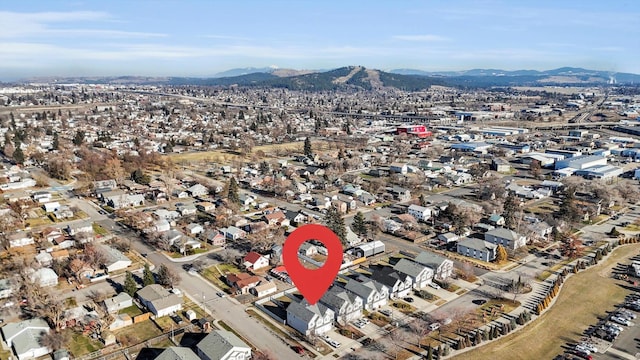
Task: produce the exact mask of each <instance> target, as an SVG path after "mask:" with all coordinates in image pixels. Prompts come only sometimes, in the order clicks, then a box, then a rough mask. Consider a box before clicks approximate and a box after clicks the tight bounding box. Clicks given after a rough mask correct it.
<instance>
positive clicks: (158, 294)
mask: <svg viewBox="0 0 640 360" xmlns="http://www.w3.org/2000/svg"><path fill="white" fill-rule="evenodd" d="M136 294H137V295H138V297H139V298H142V299H144V300H146V301H148V302H150V303H152V304H153V306H154V307H155V308H156V309H157V310H160V309H166V308H168V307H171V306H174V305H177V304H182V299H180V298H179V297H178V295H176V294H174V293H172V292H170V291H169V290H167V289H165V288H164V287H162V285H159V284H151V285H147V286H145V287H143V288H142V289H140V290H138V292H137V293H136Z"/></svg>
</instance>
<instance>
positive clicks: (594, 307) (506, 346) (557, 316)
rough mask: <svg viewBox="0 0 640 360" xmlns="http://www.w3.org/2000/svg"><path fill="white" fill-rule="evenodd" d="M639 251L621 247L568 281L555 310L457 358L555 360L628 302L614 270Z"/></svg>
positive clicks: (632, 246) (637, 245) (555, 305)
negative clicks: (569, 344) (616, 307)
mask: <svg viewBox="0 0 640 360" xmlns="http://www.w3.org/2000/svg"><path fill="white" fill-rule="evenodd" d="M638 249H640V245H639V244H632V245H623V246H619V247H617V248H616V249H615V250H614V252H613V254H612V255H611V256H610V257H609V258H608V259H607V260H606V261H604V262H601V263H600V264H598V265H596V266H594V267H591V268H589V269H587V270H583V271H582V272H580V273H578V274H577V275H574V276H572V277H570V278H569V279H567V281H566V282H565V284H564V286H563V287H562V290H561V291H560V295H559V296H558V298H557V301H556V303H555V304H554V305H553V307H551V309H549V310H548V311H547V312H546V313H544V314H543V315H542V316H541V317H540V318H538V319H536V320H535V321H534V322H533V323H530V324H528V325H527V326H526V327H525V328H524V329H522V330H519V331H517V332H515V333H512V334H511V335H508V336H506V337H504V338H501V339H500V340H498V341H495V342H494V343H491V344H488V345H485V346H482V347H480V348H478V349H474V350H471V351H469V352H467V353H464V354H462V355H459V356H456V357H455V359H474V360H484V359H486V360H492V359H521V360H529V359H531V360H533V359H552V358H553V357H554V356H556V355H557V354H559V353H561V352H562V348H561V346H562V345H564V344H565V343H566V342H568V341H576V340H579V339H580V337H581V336H582V332H583V331H584V330H585V329H587V328H588V327H589V326H590V325H593V324H595V323H597V322H598V316H602V315H604V314H605V311H606V310H609V309H612V308H613V306H614V305H615V304H618V303H621V302H622V301H623V300H624V297H625V295H626V294H627V293H628V290H625V289H624V288H622V287H621V286H620V285H618V282H617V281H614V280H613V279H611V276H610V275H611V270H612V269H613V268H614V267H615V266H616V265H617V264H618V263H624V262H626V261H627V260H628V259H629V258H630V257H632V256H634V255H636V254H637V252H638ZM593 284H598V286H593ZM585 299H588V300H589V301H585Z"/></svg>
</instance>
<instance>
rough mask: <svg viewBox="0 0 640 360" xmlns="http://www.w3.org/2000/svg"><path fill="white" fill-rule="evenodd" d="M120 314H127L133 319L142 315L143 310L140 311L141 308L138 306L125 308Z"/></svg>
mask: <svg viewBox="0 0 640 360" xmlns="http://www.w3.org/2000/svg"><path fill="white" fill-rule="evenodd" d="M118 313H120V314H127V315H129V316H131V317H134V316H138V315H142V310H140V308H138V307H137V306H136V305H131V306H129V307H128V308H124V309H122V310H120V311H119V312H118Z"/></svg>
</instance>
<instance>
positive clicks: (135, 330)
mask: <svg viewBox="0 0 640 360" xmlns="http://www.w3.org/2000/svg"><path fill="white" fill-rule="evenodd" d="M160 334H162V332H161V331H160V329H158V327H157V326H156V325H155V324H154V323H153V321H151V320H145V321H142V322H139V323H137V324H133V325H130V326H127V327H126V328H124V329H120V330H117V331H115V332H114V335H115V336H116V338H117V339H118V341H119V342H120V343H124V344H128V345H133V344H139V343H141V342H143V341H146V340H149V339H151V338H154V337H156V336H158V335H160Z"/></svg>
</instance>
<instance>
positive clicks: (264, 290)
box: [249, 282, 278, 298]
mask: <svg viewBox="0 0 640 360" xmlns="http://www.w3.org/2000/svg"><path fill="white" fill-rule="evenodd" d="M277 291H278V287H277V286H276V284H274V283H272V282H261V283H260V284H258V285H256V286H254V287H252V288H249V292H250V293H251V294H253V295H254V296H256V297H259V298H261V297H264V296H267V295H271V294H274V293H276V292H277Z"/></svg>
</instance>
